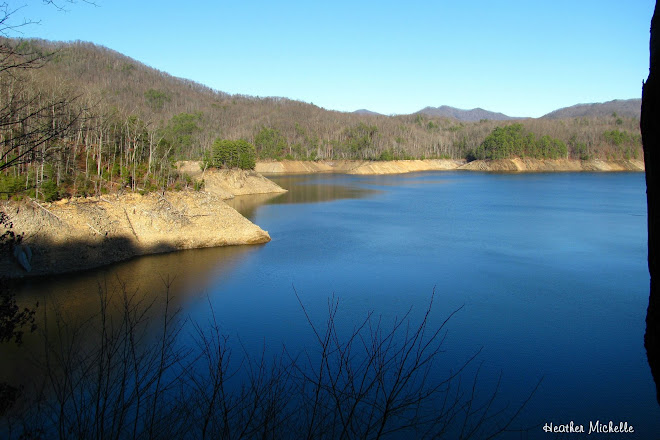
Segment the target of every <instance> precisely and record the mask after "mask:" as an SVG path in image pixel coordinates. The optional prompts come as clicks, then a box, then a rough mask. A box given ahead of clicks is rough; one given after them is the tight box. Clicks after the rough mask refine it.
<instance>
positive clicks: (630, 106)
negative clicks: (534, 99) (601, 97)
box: [541, 99, 642, 119]
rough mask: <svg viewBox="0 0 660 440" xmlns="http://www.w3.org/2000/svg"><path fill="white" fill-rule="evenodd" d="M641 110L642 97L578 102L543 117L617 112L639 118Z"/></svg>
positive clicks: (556, 117) (607, 114) (598, 114)
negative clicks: (599, 101) (591, 102)
mask: <svg viewBox="0 0 660 440" xmlns="http://www.w3.org/2000/svg"><path fill="white" fill-rule="evenodd" d="M641 111H642V100H641V99H615V100H614V101H608V102H601V103H594V104H577V105H573V106H571V107H565V108H560V109H559V110H555V111H553V112H550V113H548V114H547V115H543V116H541V117H542V118H547V119H560V118H580V117H592V116H611V115H612V114H613V113H616V114H617V115H618V116H626V117H630V118H639V117H640V114H641Z"/></svg>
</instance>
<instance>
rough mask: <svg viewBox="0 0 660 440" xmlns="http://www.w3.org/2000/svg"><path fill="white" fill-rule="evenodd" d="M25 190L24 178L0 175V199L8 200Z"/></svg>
mask: <svg viewBox="0 0 660 440" xmlns="http://www.w3.org/2000/svg"><path fill="white" fill-rule="evenodd" d="M24 190H25V176H11V175H10V176H7V175H2V174H0V199H1V200H8V199H9V198H11V197H13V196H15V195H17V194H20V193H21V192H22V191H24Z"/></svg>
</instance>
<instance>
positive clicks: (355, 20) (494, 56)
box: [9, 0, 655, 117]
mask: <svg viewBox="0 0 660 440" xmlns="http://www.w3.org/2000/svg"><path fill="white" fill-rule="evenodd" d="M56 1H57V0H56ZM61 1H62V0H61ZM654 3H655V2H654V1H652V0H626V1H621V0H616V1H613V0H552V1H547V0H546V1H536V0H518V1H515V0H502V1H480V0H452V1H445V0H436V1H425V0H408V1H405V2H404V1H397V2H389V1H387V0H381V1H359V0H351V1H344V0H335V1H328V2H319V1H314V0H305V1H291V0H280V1H272V2H265V1H250V0H241V1H235V0H233V1H224V0H222V1H211V0H188V1H170V0H160V1H155V0H130V1H128V0H96V4H97V6H96V7H95V6H90V5H88V4H85V3H83V2H80V1H79V2H78V3H76V4H66V6H65V7H66V9H67V10H66V11H65V12H61V11H57V10H55V8H53V7H52V6H45V5H43V4H42V2H41V1H40V0H9V4H10V5H11V6H16V7H19V6H23V5H25V7H23V8H22V9H20V10H18V11H17V12H16V13H15V14H14V16H13V18H14V20H19V21H20V20H22V19H23V18H27V19H32V20H39V21H40V24H39V25H33V26H28V27H24V28H23V30H22V32H23V34H22V36H24V37H38V38H44V39H48V40H57V41H71V40H82V41H91V42H93V43H96V44H100V45H103V46H106V47H109V48H111V49H114V50H116V51H118V52H121V53H123V54H125V55H128V56H130V57H132V58H135V59H136V60H138V61H141V62H143V63H145V64H147V65H149V66H152V67H155V68H157V69H160V70H162V71H165V72H167V73H169V74H171V75H174V76H178V77H183V78H188V79H191V80H194V81H197V82H200V83H202V84H205V85H207V86H209V87H212V88H214V89H217V90H221V91H224V92H227V93H232V94H234V93H240V94H246V95H254V96H283V97H287V98H291V99H297V100H302V101H305V102H313V103H314V104H316V105H318V106H321V107H324V108H327V109H332V110H340V111H353V110H357V109H359V108H367V109H369V110H372V111H377V112H380V113H384V114H395V113H396V114H401V113H412V112H415V111H417V110H420V109H422V108H423V107H426V106H433V107H437V106H440V105H450V106H453V107H458V108H463V109H470V108H474V107H482V108H485V109H487V110H492V111H499V112H503V113H505V114H508V115H510V116H532V117H538V116H541V115H543V114H545V113H547V112H550V111H552V110H555V109H557V108H560V107H565V106H569V105H573V104H578V103H586V102H603V101H608V100H612V99H628V98H639V97H640V96H641V86H642V80H643V79H645V78H646V77H647V75H648V39H649V26H650V22H651V16H652V14H653V7H654Z"/></svg>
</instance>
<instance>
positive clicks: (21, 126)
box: [0, 39, 641, 200]
mask: <svg viewBox="0 0 660 440" xmlns="http://www.w3.org/2000/svg"><path fill="white" fill-rule="evenodd" d="M0 45H1V46H2V47H3V48H5V51H8V52H11V53H12V56H13V57H17V58H21V57H31V56H32V57H38V58H39V60H40V61H39V66H38V68H29V69H13V70H12V71H11V72H0V90H1V92H2V95H1V98H0V99H2V107H3V108H4V109H5V113H6V115H9V116H8V117H7V118H5V119H4V120H3V121H2V124H1V125H0V136H2V142H1V143H0V146H1V148H2V160H3V162H2V163H1V164H0V170H2V176H1V177H0V193H2V195H3V196H4V197H5V198H7V197H12V196H13V197H19V198H20V197H21V196H22V195H23V194H27V195H30V196H33V197H38V198H41V199H45V200H54V199H57V198H60V197H64V196H76V195H78V196H84V195H90V194H99V193H103V192H108V191H114V190H117V189H126V188H130V189H131V190H134V191H145V192H148V191H152V190H156V189H159V190H162V189H176V188H181V187H183V186H187V185H191V186H192V185H193V182H191V180H190V178H188V177H187V176H183V175H179V174H178V173H177V172H176V169H175V168H174V166H173V163H174V161H176V160H181V159H192V160H200V159H202V158H203V157H204V156H205V154H206V155H207V157H208V154H210V152H211V150H212V148H213V145H214V143H216V141H219V140H239V139H242V140H245V141H247V142H248V143H250V144H252V145H254V147H255V151H256V155H257V158H258V159H260V160H269V159H273V160H278V159H298V160H319V159H359V160H395V159H412V158H418V159H421V158H426V159H432V158H449V159H468V160H471V159H488V158H503V157H514V156H520V155H523V156H524V155H527V156H528V157H529V156H530V155H531V156H532V157H536V158H556V157H562V158H573V159H594V158H601V159H630V158H638V159H639V158H641V140H640V134H639V118H637V117H634V116H630V115H626V114H616V113H615V112H613V113H612V114H601V115H599V116H581V117H572V118H558V119H550V118H540V119H516V120H514V121H495V120H489V119H481V120H478V121H474V122H468V121H459V120H457V119H455V118H450V117H439V116H432V115H427V114H421V113H417V114H413V115H396V116H385V115H378V114H373V113H368V112H353V113H343V112H337V111H330V110H326V109H323V108H320V107H318V106H315V105H313V104H308V103H304V102H299V101H293V100H289V99H286V98H273V97H266V98H260V97H251V96H244V95H229V94H227V93H223V92H221V91H217V90H213V89H210V88H208V87H206V86H204V85H201V84H198V83H195V82H192V81H190V80H186V79H181V78H175V77H172V76H171V75H169V74H167V73H165V72H161V71H158V70H156V69H153V68H151V67H148V66H146V65H144V64H142V63H140V62H138V61H136V60H133V59H131V58H128V57H126V56H124V55H122V54H120V53H117V52H115V51H112V50H110V49H107V48H104V47H101V46H96V45H94V44H91V43H84V42H72V43H53V42H47V41H41V40H14V39H3V40H1V41H0ZM35 67H36V66H35ZM19 98H20V99H19ZM58 102H59V103H61V105H60V106H58V105H57V103H58ZM20 103H23V104H20ZM35 109H40V111H41V112H40V113H39V112H37V113H36V116H38V117H37V118H36V119H35V114H34V111H33V110H35ZM30 124H33V125H35V124H36V125H37V126H39V127H42V129H45V127H50V128H53V127H59V128H60V129H58V130H55V131H52V130H51V131H52V133H50V135H49V137H48V138H47V139H44V140H43V142H40V143H38V148H31V147H34V145H35V144H34V143H27V144H26V145H25V146H20V145H18V146H17V142H18V140H20V139H21V133H22V130H25V126H27V125H30ZM512 125H515V127H514V128H513V129H505V128H506V127H510V126H512ZM42 131H43V130H42ZM511 136H513V137H511ZM17 157H20V160H17V159H16V158H17Z"/></svg>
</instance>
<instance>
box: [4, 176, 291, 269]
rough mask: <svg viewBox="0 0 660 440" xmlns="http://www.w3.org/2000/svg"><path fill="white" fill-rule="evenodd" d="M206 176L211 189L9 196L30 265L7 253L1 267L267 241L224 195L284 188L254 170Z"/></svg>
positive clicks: (82, 265)
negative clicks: (48, 198)
mask: <svg viewBox="0 0 660 440" xmlns="http://www.w3.org/2000/svg"><path fill="white" fill-rule="evenodd" d="M207 179H208V180H209V182H210V183H211V185H210V188H209V191H200V192H195V191H181V192H166V193H164V194H153V193H152V194H146V195H139V194H134V193H130V194H123V195H108V196H103V197H94V198H86V199H74V200H62V201H59V202H55V203H50V204H44V203H38V202H36V201H32V202H28V203H13V202H6V203H5V204H4V205H3V206H2V210H4V212H6V213H7V215H9V217H10V219H11V221H12V222H13V226H14V227H13V230H14V231H15V232H16V233H22V234H23V235H24V238H23V244H24V245H25V246H24V247H23V252H24V253H25V254H26V259H27V260H28V263H29V264H28V268H29V270H26V267H22V265H21V264H19V261H18V259H19V258H20V253H19V254H17V255H15V256H3V258H2V260H0V273H2V274H5V275H7V276H9V277H11V278H22V277H30V276H39V275H49V274H58V273H66V272H73V271H77V270H83V269H90V268H93V267H99V266H104V265H107V264H111V263H115V262H118V261H122V260H126V259H129V258H132V257H135V256H139V255H147V254H156V253H163V252H171V251H176V250H183V249H195V248H204V247H215V246H229V245H244V244H259V243H266V242H269V241H270V236H269V234H268V232H266V231H264V230H263V229H261V228H260V227H259V226H257V225H255V224H253V223H252V222H250V221H249V220H248V219H246V218H245V217H243V216H242V215H241V214H240V213H238V212H237V211H236V210H235V209H233V208H231V207H230V206H228V205H227V204H226V203H225V202H224V201H223V199H226V198H231V197H233V196H234V195H237V193H240V194H248V193H264V192H269V191H270V192H284V191H285V190H283V189H282V188H280V187H279V186H277V185H276V184H274V183H273V182H270V181H268V180H267V179H265V178H263V176H260V175H258V174H257V173H254V172H245V171H226V170H225V171H214V172H208V171H207V172H206V173H205V181H206V180H207ZM17 257H18V258H17ZM23 266H25V265H23Z"/></svg>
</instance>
